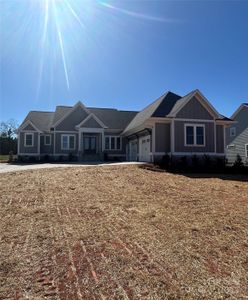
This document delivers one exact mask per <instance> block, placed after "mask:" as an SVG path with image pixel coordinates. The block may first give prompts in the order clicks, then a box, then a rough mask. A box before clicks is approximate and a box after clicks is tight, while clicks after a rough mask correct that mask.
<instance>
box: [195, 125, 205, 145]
mask: <svg viewBox="0 0 248 300" xmlns="http://www.w3.org/2000/svg"><path fill="white" fill-rule="evenodd" d="M196 144H197V145H204V127H202V126H201V127H198V126H197V127H196Z"/></svg>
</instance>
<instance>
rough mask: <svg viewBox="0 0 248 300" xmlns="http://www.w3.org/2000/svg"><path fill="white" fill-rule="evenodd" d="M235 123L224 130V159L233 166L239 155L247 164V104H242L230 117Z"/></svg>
mask: <svg viewBox="0 0 248 300" xmlns="http://www.w3.org/2000/svg"><path fill="white" fill-rule="evenodd" d="M231 118H232V119H233V120H234V121H236V122H235V123H234V124H233V125H232V126H231V127H230V128H227V129H226V145H227V147H226V158H227V160H228V163H229V164H233V163H234V162H235V160H236V158H237V155H238V154H239V155H240V157H241V158H242V161H243V162H244V163H245V164H248V103H243V104H241V105H240V107H239V108H238V109H237V110H236V111H235V113H234V114H233V115H232V117H231Z"/></svg>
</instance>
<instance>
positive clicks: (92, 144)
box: [84, 136, 96, 154]
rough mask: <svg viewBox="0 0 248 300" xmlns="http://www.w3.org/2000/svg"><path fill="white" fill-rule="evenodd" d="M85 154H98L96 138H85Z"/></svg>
mask: <svg viewBox="0 0 248 300" xmlns="http://www.w3.org/2000/svg"><path fill="white" fill-rule="evenodd" d="M84 153H89V154H95V153H96V136H85V137H84Z"/></svg>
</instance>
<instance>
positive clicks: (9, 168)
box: [0, 162, 144, 173]
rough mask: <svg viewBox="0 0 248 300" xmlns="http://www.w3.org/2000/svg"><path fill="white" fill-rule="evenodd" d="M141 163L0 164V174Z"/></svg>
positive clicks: (138, 163)
mask: <svg viewBox="0 0 248 300" xmlns="http://www.w3.org/2000/svg"><path fill="white" fill-rule="evenodd" d="M142 164H144V163H142V162H116V163H99V162H98V163H97V162H96V163H94V162H89V163H44V164H30V163H29V164H24V163H22V164H21V163H20V164H8V163H0V173H7V172H16V171H25V170H37V169H51V168H72V167H74V168H75V167H104V166H120V165H142Z"/></svg>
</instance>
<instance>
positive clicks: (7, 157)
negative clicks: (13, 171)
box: [0, 155, 9, 161]
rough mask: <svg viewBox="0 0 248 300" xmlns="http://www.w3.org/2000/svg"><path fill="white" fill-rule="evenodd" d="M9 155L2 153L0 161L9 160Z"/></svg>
mask: <svg viewBox="0 0 248 300" xmlns="http://www.w3.org/2000/svg"><path fill="white" fill-rule="evenodd" d="M8 159H9V155H0V161H8Z"/></svg>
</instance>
